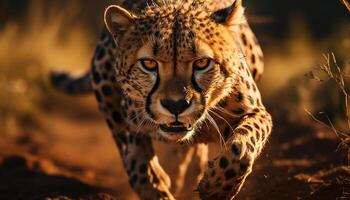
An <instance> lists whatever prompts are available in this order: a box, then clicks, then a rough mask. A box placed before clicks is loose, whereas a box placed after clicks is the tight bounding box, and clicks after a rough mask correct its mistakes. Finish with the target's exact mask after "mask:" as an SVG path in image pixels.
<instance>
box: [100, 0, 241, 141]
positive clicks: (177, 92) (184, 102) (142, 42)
mask: <svg viewBox="0 0 350 200" xmlns="http://www.w3.org/2000/svg"><path fill="white" fill-rule="evenodd" d="M165 2H166V3H165V4H162V5H153V6H149V7H147V8H145V9H144V10H143V11H142V12H141V13H138V14H135V13H130V12H129V11H127V10H125V9H123V8H122V7H119V6H110V7H109V8H107V10H106V12H105V23H106V27H107V28H108V30H109V31H110V33H111V35H113V37H114V39H115V42H116V45H117V56H116V76H117V80H118V82H119V83H120V85H121V87H122V88H123V90H124V91H125V93H126V94H127V95H128V96H129V97H130V98H132V99H133V100H134V101H135V102H138V103H139V105H141V106H140V108H139V109H140V110H139V111H140V114H141V115H142V117H143V119H146V120H148V121H149V122H151V123H152V124H153V125H155V126H156V127H157V128H158V130H159V131H158V132H159V134H161V135H162V136H163V137H165V138H167V139H169V140H172V141H182V140H185V139H189V138H191V136H192V135H193V134H194V133H195V130H196V129H198V128H199V127H200V125H201V124H202V122H204V121H205V120H207V119H209V121H210V118H211V116H210V114H211V109H214V108H215V106H217V104H218V103H219V102H220V101H221V100H222V99H223V98H225V97H226V96H227V95H229V93H230V92H231V91H232V87H233V86H234V83H235V81H234V80H235V78H234V77H235V71H236V68H237V67H238V65H239V64H240V63H239V62H238V60H239V59H240V56H241V55H240V51H239V50H238V49H239V48H238V44H236V42H235V41H236V40H235V38H234V37H235V34H234V33H235V29H236V28H237V26H238V25H239V24H240V23H242V22H243V21H244V16H243V10H244V9H243V7H242V5H241V0H235V1H234V2H233V3H232V4H231V5H229V6H228V7H226V8H220V7H218V5H214V4H210V5H209V4H208V3H205V1H200V0H187V1H169V2H168V3H167V1H165ZM180 2H181V3H180ZM183 2H185V3H183ZM214 2H215V1H214Z"/></svg>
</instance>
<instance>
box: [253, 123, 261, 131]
mask: <svg viewBox="0 0 350 200" xmlns="http://www.w3.org/2000/svg"><path fill="white" fill-rule="evenodd" d="M253 124H254V127H255V128H256V129H257V130H260V126H259V125H258V124H257V123H255V122H254V123H253Z"/></svg>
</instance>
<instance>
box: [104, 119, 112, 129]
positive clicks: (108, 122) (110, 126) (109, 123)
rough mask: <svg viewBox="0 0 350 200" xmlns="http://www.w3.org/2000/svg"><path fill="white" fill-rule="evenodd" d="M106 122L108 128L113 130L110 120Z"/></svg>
mask: <svg viewBox="0 0 350 200" xmlns="http://www.w3.org/2000/svg"><path fill="white" fill-rule="evenodd" d="M106 122H107V125H108V128H110V129H113V123H112V122H111V120H109V119H107V120H106Z"/></svg>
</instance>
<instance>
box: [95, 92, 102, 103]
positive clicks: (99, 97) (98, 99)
mask: <svg viewBox="0 0 350 200" xmlns="http://www.w3.org/2000/svg"><path fill="white" fill-rule="evenodd" d="M95 97H96V99H97V101H98V102H101V101H102V96H101V94H100V93H99V92H98V91H97V90H95Z"/></svg>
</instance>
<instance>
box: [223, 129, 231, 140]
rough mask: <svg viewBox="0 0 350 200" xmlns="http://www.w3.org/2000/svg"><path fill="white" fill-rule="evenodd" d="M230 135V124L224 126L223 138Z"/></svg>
mask: <svg viewBox="0 0 350 200" xmlns="http://www.w3.org/2000/svg"><path fill="white" fill-rule="evenodd" d="M230 135H231V127H230V126H226V127H225V130H224V138H225V140H227V139H228V137H229V136H230Z"/></svg>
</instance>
